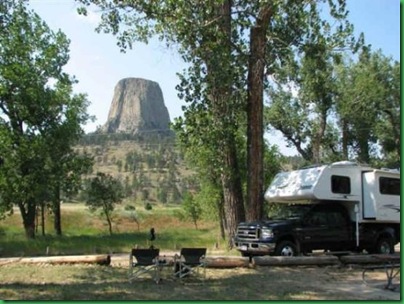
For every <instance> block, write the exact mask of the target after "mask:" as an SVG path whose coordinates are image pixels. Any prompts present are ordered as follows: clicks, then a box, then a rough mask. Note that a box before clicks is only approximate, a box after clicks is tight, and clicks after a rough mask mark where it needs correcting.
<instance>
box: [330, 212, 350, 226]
mask: <svg viewBox="0 0 404 304" xmlns="http://www.w3.org/2000/svg"><path fill="white" fill-rule="evenodd" d="M327 216H328V224H329V226H331V227H341V226H345V224H346V221H345V218H344V216H343V215H342V214H341V212H338V211H333V212H329V213H328V215H327Z"/></svg>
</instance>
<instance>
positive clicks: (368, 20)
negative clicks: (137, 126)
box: [29, 0, 400, 155]
mask: <svg viewBox="0 0 404 304" xmlns="http://www.w3.org/2000/svg"><path fill="white" fill-rule="evenodd" d="M29 2H30V7H31V8H32V9H33V10H34V11H35V12H36V13H38V14H39V15H40V16H41V18H42V19H43V20H44V21H45V22H46V23H47V24H48V25H49V27H50V28H51V29H52V30H58V29H61V30H62V32H64V33H65V34H66V35H67V37H68V38H69V39H70V40H71V44H70V61H69V63H68V65H67V66H66V68H65V70H66V72H68V73H69V74H70V75H74V76H75V77H76V78H77V80H78V81H79V83H78V84H77V85H76V87H75V91H76V92H80V93H87V94H88V99H89V100H90V102H91V105H90V107H89V109H88V110H89V113H90V114H91V115H94V116H96V118H97V120H96V121H95V122H94V123H90V124H88V125H87V126H85V130H86V132H91V131H94V130H95V129H96V127H97V126H98V125H102V124H104V123H105V122H106V120H107V117H108V111H109V106H110V104H111V101H112V96H113V90H114V87H115V85H116V83H117V82H118V81H119V80H120V79H122V78H125V77H140V78H145V79H150V80H153V81H156V82H158V83H159V84H160V86H161V89H162V91H163V95H164V100H165V104H166V106H167V108H168V111H169V114H170V118H171V120H172V119H173V118H175V117H178V116H181V115H182V111H181V107H182V105H184V103H183V102H181V101H180V100H179V99H178V98H177V93H176V91H175V86H176V85H177V83H178V78H177V76H176V73H177V72H180V71H181V70H182V69H183V68H184V67H185V65H184V64H183V63H182V61H181V59H180V58H179V56H178V55H177V53H176V50H175V49H168V48H167V47H166V46H165V45H163V44H160V43H158V42H155V41H152V42H151V43H149V44H148V45H144V44H136V45H135V46H134V50H129V51H128V52H127V53H121V52H120V51H119V48H118V47H117V46H116V40H115V38H114V37H113V36H111V35H107V34H98V33H96V32H95V31H94V29H95V26H96V25H97V23H98V21H99V14H97V12H90V13H89V16H88V17H83V16H79V15H78V14H77V13H76V9H77V6H78V5H77V4H76V3H75V2H74V0H30V1H29ZM347 7H348V10H349V11H350V17H349V19H350V21H351V22H352V23H353V24H354V26H355V33H357V34H359V33H360V32H364V34H365V38H366V42H367V43H369V44H371V45H372V48H373V49H381V50H382V51H383V53H384V54H385V55H386V56H392V57H393V58H394V59H395V60H400V1H399V0H347ZM271 139H272V140H273V141H276V142H272V143H274V144H275V143H277V144H278V145H279V146H280V148H281V151H282V152H283V153H285V154H289V155H290V154H295V152H294V150H293V149H287V148H285V145H284V143H283V141H282V140H281V138H280V137H279V136H276V135H274V136H271Z"/></svg>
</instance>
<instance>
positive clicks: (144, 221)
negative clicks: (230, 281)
mask: <svg viewBox="0 0 404 304" xmlns="http://www.w3.org/2000/svg"><path fill="white" fill-rule="evenodd" d="M139 209H140V208H139ZM136 214H137V218H138V223H139V226H138V224H137V223H136V222H135V221H133V219H132V218H131V216H130V211H126V210H124V208H123V207H122V206H120V208H118V209H117V210H116V212H115V217H114V224H113V232H114V233H113V235H110V234H109V232H108V226H107V224H106V221H105V220H104V219H103V218H102V217H100V215H98V214H94V213H91V212H89V211H88V209H87V208H86V207H85V206H84V205H82V204H63V205H62V232H63V236H61V237H57V236H56V235H55V233H54V231H53V217H52V215H47V216H46V224H45V228H46V229H45V236H42V235H41V227H39V229H38V233H37V237H36V239H35V240H27V239H26V237H25V233H24V229H23V227H22V220H21V215H20V214H19V213H18V212H15V213H14V214H13V215H12V216H10V217H8V218H6V219H4V220H2V221H0V257H14V256H42V255H46V254H49V255H70V254H94V253H108V254H109V253H126V252H129V251H130V249H131V248H133V247H134V246H138V247H149V246H150V245H151V243H150V241H149V231H150V228H152V227H153V228H154V229H155V231H156V236H157V238H156V240H155V241H154V242H153V245H154V246H155V247H158V248H160V249H162V250H176V249H178V248H181V247H196V246H201V247H207V248H213V247H214V245H215V244H217V245H218V246H219V247H221V248H225V247H226V242H225V241H223V240H220V239H218V235H219V231H218V228H217V227H216V223H213V222H209V221H203V222H201V223H199V225H198V228H199V229H195V227H194V225H193V223H191V222H190V221H184V220H183V219H182V218H179V217H178V216H177V214H178V207H176V206H171V207H170V206H169V207H154V208H153V209H152V210H150V211H146V210H139V211H136Z"/></svg>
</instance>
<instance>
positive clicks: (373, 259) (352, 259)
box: [340, 254, 400, 264]
mask: <svg viewBox="0 0 404 304" xmlns="http://www.w3.org/2000/svg"><path fill="white" fill-rule="evenodd" d="M340 261H341V263H343V264H385V263H400V255H396V254H371V255H368V254H367V255H364V254H363V255H346V256H341V257H340Z"/></svg>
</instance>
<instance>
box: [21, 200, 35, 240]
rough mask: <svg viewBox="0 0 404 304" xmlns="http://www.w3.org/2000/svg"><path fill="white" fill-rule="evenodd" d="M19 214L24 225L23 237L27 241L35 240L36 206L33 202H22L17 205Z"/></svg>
mask: <svg viewBox="0 0 404 304" xmlns="http://www.w3.org/2000/svg"><path fill="white" fill-rule="evenodd" d="M18 206H19V208H20V212H21V217H22V222H23V225H24V230H25V236H26V237H27V239H35V215H36V204H35V201H34V200H32V199H31V200H28V202H27V203H26V204H24V203H23V202H21V203H19V204H18Z"/></svg>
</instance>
